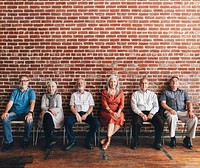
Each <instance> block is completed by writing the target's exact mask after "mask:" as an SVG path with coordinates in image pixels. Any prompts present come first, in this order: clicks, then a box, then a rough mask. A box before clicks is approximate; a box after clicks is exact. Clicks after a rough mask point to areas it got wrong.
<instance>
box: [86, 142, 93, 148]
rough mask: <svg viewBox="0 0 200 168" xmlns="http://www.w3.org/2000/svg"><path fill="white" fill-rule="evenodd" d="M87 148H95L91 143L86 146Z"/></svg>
mask: <svg viewBox="0 0 200 168" xmlns="http://www.w3.org/2000/svg"><path fill="white" fill-rule="evenodd" d="M85 146H86V148H87V149H93V146H92V144H90V143H88V144H85Z"/></svg>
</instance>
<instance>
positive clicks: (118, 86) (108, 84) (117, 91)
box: [106, 75, 120, 95]
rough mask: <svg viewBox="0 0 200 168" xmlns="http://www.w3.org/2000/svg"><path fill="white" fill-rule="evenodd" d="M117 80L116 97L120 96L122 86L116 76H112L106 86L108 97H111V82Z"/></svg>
mask: <svg viewBox="0 0 200 168" xmlns="http://www.w3.org/2000/svg"><path fill="white" fill-rule="evenodd" d="M113 78H115V79H116V80H117V86H116V95H118V94H119V92H120V84H119V79H118V77H117V76H116V75H111V76H110V77H109V78H108V81H107V84H106V88H107V89H108V95H110V90H111V89H110V80H111V79H113Z"/></svg>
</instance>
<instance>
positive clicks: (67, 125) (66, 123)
mask: <svg viewBox="0 0 200 168" xmlns="http://www.w3.org/2000/svg"><path fill="white" fill-rule="evenodd" d="M64 124H65V127H72V126H73V122H72V121H71V120H70V118H66V119H65V121H64Z"/></svg>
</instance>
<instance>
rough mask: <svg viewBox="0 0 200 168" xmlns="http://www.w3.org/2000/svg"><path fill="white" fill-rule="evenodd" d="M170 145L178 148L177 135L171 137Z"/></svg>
mask: <svg viewBox="0 0 200 168" xmlns="http://www.w3.org/2000/svg"><path fill="white" fill-rule="evenodd" d="M170 147H171V148H176V138H175V137H173V138H171V142H170Z"/></svg>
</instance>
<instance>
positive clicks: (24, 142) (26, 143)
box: [21, 141, 29, 148]
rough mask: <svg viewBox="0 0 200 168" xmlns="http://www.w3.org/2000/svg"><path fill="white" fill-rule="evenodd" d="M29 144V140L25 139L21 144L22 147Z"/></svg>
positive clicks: (26, 146)
mask: <svg viewBox="0 0 200 168" xmlns="http://www.w3.org/2000/svg"><path fill="white" fill-rule="evenodd" d="M28 146H29V142H28V141H23V142H22V144H21V147H22V148H28Z"/></svg>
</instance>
